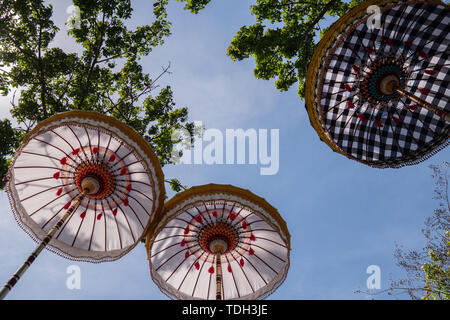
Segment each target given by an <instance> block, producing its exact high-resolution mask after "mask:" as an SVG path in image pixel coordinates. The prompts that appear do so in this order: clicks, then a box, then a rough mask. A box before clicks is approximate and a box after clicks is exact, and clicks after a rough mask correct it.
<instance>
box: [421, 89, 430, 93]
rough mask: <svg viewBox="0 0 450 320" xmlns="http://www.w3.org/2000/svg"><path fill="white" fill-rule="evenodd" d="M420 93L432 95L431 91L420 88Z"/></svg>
mask: <svg viewBox="0 0 450 320" xmlns="http://www.w3.org/2000/svg"><path fill="white" fill-rule="evenodd" d="M419 91H420V92H422V93H423V94H429V93H430V90H429V89H427V88H420V89H419Z"/></svg>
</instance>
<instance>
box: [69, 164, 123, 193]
mask: <svg viewBox="0 0 450 320" xmlns="http://www.w3.org/2000/svg"><path fill="white" fill-rule="evenodd" d="M74 180H75V184H76V185H77V187H78V190H79V191H80V192H82V191H83V182H86V181H90V182H91V183H94V184H96V187H97V188H96V190H97V192H95V193H92V194H88V195H87V197H89V198H92V199H103V198H106V197H108V196H109V195H110V194H111V193H112V192H113V191H114V188H115V186H116V182H115V178H114V176H113V174H112V173H111V171H110V170H109V168H108V166H106V165H105V164H103V163H101V162H98V161H86V162H83V163H81V164H80V165H78V167H77V168H76V170H75V174H74Z"/></svg>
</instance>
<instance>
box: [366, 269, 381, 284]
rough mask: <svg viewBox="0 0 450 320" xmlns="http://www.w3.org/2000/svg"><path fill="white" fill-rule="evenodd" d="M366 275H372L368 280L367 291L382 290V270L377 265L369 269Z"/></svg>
mask: <svg viewBox="0 0 450 320" xmlns="http://www.w3.org/2000/svg"><path fill="white" fill-rule="evenodd" d="M366 273H367V274H370V276H369V277H368V278H367V280H366V286H367V289H369V290H374V289H381V268H380V267H379V266H377V265H375V264H372V265H370V266H368V267H367V269H366Z"/></svg>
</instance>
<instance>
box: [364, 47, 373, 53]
mask: <svg viewBox="0 0 450 320" xmlns="http://www.w3.org/2000/svg"><path fill="white" fill-rule="evenodd" d="M366 51H367V52H368V53H375V49H373V48H366Z"/></svg>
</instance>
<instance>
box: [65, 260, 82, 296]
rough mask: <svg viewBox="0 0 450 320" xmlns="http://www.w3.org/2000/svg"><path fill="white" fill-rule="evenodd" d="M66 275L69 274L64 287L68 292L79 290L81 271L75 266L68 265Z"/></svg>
mask: <svg viewBox="0 0 450 320" xmlns="http://www.w3.org/2000/svg"><path fill="white" fill-rule="evenodd" d="M66 273H67V274H69V276H68V277H67V280H66V287H67V289H69V290H80V289H81V269H80V267H79V266H77V265H70V266H68V267H67V269H66Z"/></svg>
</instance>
